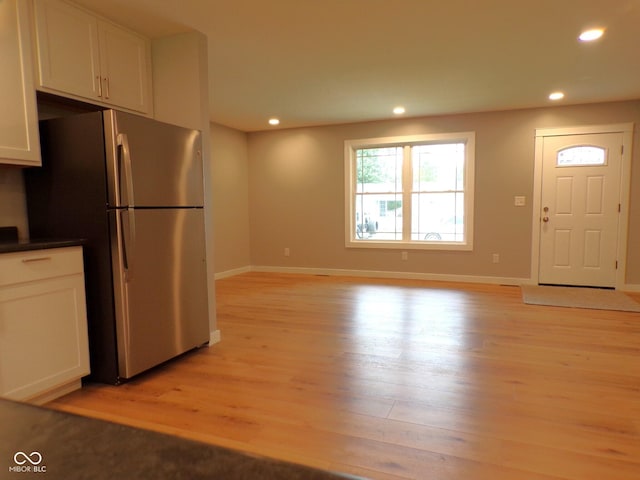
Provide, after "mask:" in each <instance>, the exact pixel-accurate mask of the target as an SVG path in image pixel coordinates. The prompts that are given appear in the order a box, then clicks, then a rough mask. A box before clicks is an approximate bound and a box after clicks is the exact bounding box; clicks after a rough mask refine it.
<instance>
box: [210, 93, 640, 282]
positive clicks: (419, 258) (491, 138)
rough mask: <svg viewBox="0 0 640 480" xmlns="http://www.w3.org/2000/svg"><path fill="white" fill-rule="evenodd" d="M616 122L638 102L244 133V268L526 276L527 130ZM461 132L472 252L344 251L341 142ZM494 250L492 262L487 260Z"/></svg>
mask: <svg viewBox="0 0 640 480" xmlns="http://www.w3.org/2000/svg"><path fill="white" fill-rule="evenodd" d="M624 122H635V123H636V124H638V123H640V101H634V102H620V103H609V104H596V105H585V106H574V107H554V108H547V109H531V110H519V111H509V112H495V113H479V114H465V115H451V116H441V117H428V118H418V119H401V120H400V119H397V120H391V121H381V122H371V123H362V124H352V125H340V126H326V127H315V128H300V129H291V130H274V131H265V132H256V133H250V134H248V158H249V209H250V231H251V237H250V238H251V243H250V251H251V265H253V266H258V267H260V266H263V267H265V266H268V267H306V268H318V269H347V270H360V271H362V270H364V271H383V272H409V273H416V274H442V275H464V276H476V277H478V276H479V277H484V276H490V277H504V278H515V279H517V278H528V277H529V275H530V262H531V235H532V226H531V222H532V209H531V205H532V195H533V170H534V133H535V129H536V128H555V127H565V126H578V125H600V124H609V123H624ZM461 131H475V132H476V183H475V194H476V198H475V234H474V249H473V251H471V252H442V251H414V250H411V251H409V259H408V261H403V260H402V259H401V254H400V251H401V250H400V249H399V250H382V251H380V250H371V249H352V248H345V245H344V173H343V165H344V164H343V162H344V158H343V157H344V141H345V140H347V139H357V138H368V137H379V136H380V137H381V136H393V135H411V134H422V133H436V132H438V133H440V132H461ZM637 132H638V128H636V133H635V135H634V143H635V145H636V146H637V148H636V149H635V151H634V155H633V165H632V170H633V174H632V176H633V179H632V182H633V183H632V198H631V214H630V215H631V218H630V225H629V227H630V228H629V230H630V234H629V254H628V265H627V282H628V283H633V284H640V248H638V247H639V246H640V232H638V226H639V225H640V144H639V142H638V140H639V138H638V133H637ZM214 161H217V160H216V154H215V153H214ZM227 161H228V160H227ZM515 195H524V196H525V197H526V201H527V205H526V206H525V207H524V208H523V207H515V206H514V205H513V201H514V196H515ZM222 235H223V233H222V232H220V231H218V235H217V236H216V238H220V237H221V236H222ZM285 248H289V249H290V252H291V255H290V256H289V257H285V256H284V254H283V252H284V249H285ZM493 253H498V254H499V255H500V263H498V264H494V263H492V254H493ZM220 255H224V253H222V252H220Z"/></svg>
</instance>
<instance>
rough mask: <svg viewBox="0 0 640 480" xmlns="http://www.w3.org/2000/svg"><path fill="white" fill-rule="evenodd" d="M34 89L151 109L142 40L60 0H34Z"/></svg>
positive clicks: (148, 67)
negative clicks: (35, 60)
mask: <svg viewBox="0 0 640 480" xmlns="http://www.w3.org/2000/svg"><path fill="white" fill-rule="evenodd" d="M34 7H35V26H36V28H35V30H36V45H37V68H38V78H37V82H38V85H37V87H38V89H39V90H42V91H45V92H51V93H56V94H60V95H65V96H69V97H72V98H77V99H81V100H85V101H90V102H92V103H97V104H103V105H107V106H115V107H120V108H124V109H128V110H133V111H136V112H141V113H151V110H152V108H151V104H152V96H151V53H150V46H149V41H148V39H146V38H144V37H142V36H140V35H138V34H137V33H135V32H132V31H131V30H128V29H126V28H123V27H120V26H119V25H116V24H114V23H111V22H109V21H107V20H103V19H102V18H100V17H97V16H95V15H93V14H92V13H90V12H88V11H86V10H83V9H81V8H79V7H76V6H75V5H73V4H70V3H66V2H63V1H60V0H35V1H34Z"/></svg>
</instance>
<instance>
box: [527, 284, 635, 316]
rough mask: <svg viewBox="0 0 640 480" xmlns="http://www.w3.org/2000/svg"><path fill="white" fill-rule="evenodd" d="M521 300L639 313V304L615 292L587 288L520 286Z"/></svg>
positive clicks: (550, 304)
mask: <svg viewBox="0 0 640 480" xmlns="http://www.w3.org/2000/svg"><path fill="white" fill-rule="evenodd" d="M520 288H521V290H522V300H523V301H524V303H527V304H530V305H548V306H554V307H573V308H591V309H595V310H619V311H623V312H640V303H638V302H636V301H635V300H634V299H633V298H631V297H629V296H627V295H625V294H624V293H622V292H620V291H617V290H608V289H604V288H589V287H559V286H558V287H556V286H547V285H521V286H520Z"/></svg>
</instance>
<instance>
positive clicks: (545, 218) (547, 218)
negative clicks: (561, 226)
mask: <svg viewBox="0 0 640 480" xmlns="http://www.w3.org/2000/svg"><path fill="white" fill-rule="evenodd" d="M542 210H544V213H549V207H544V208H543V209H542ZM542 221H543V222H544V223H547V222H548V221H549V217H548V216H547V215H545V216H544V217H542Z"/></svg>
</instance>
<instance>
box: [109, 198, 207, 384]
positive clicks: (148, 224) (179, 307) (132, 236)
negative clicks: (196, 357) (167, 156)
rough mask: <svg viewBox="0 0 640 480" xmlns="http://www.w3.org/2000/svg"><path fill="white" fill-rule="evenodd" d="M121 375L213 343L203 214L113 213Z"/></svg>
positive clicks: (177, 211) (181, 211)
mask: <svg viewBox="0 0 640 480" xmlns="http://www.w3.org/2000/svg"><path fill="white" fill-rule="evenodd" d="M110 215H111V222H112V223H113V224H115V225H116V229H117V232H118V234H117V235H114V238H113V241H114V242H115V244H116V249H115V250H114V251H115V252H116V254H115V255H114V256H113V263H114V284H115V285H114V290H115V297H116V310H117V311H116V331H117V337H118V364H119V376H120V377H121V378H130V377H132V376H133V375H136V374H137V373H140V372H142V371H144V370H147V369H149V368H151V367H153V366H155V365H158V364H160V363H162V362H164V361H166V360H169V359H171V358H173V357H175V356H176V355H179V354H181V353H184V352H186V351H188V350H190V349H192V348H194V347H197V346H199V345H202V344H204V343H206V342H207V341H208V340H209V319H208V304H207V275H206V264H205V240H204V238H205V237H204V211H203V209H201V208H183V209H121V210H111V211H110Z"/></svg>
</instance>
